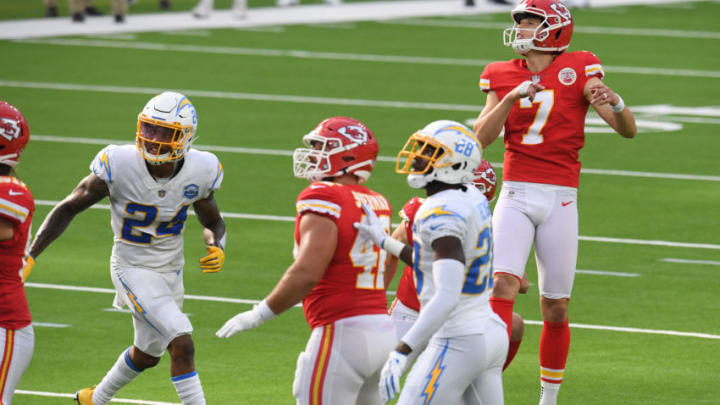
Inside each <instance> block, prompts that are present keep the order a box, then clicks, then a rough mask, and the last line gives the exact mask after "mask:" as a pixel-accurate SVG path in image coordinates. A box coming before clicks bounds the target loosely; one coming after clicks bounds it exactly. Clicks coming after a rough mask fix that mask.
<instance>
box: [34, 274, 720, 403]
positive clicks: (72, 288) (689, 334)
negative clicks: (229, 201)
mask: <svg viewBox="0 0 720 405" xmlns="http://www.w3.org/2000/svg"><path fill="white" fill-rule="evenodd" d="M25 285H26V286H28V287H36V288H50V289H55V290H68V291H84V292H100V293H107V292H112V293H115V290H111V289H109V288H95V287H79V286H71V285H58V284H42V283H25ZM185 299H196V300H202V301H216V302H230V303H238V304H257V303H259V302H260V300H241V299H235V298H222V297H208V296H201V295H186V296H185ZM295 307H301V305H299V304H298V305H295ZM525 323H527V324H530V325H542V322H541V321H530V320H527V319H526V320H525ZM570 326H571V327H573V328H581V329H597V330H610V331H616V332H632V333H651V334H660V335H673V336H686V337H699V338H705V339H720V335H711V334H707V333H692V332H677V331H672V330H655V329H638V328H625V327H618V326H602V325H584V324H579V323H571V324H570ZM143 403H144V402H143Z"/></svg>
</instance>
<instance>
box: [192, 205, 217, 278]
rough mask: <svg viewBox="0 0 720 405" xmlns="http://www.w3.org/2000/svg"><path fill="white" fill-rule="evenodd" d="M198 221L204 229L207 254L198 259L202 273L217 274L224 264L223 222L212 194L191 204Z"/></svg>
mask: <svg viewBox="0 0 720 405" xmlns="http://www.w3.org/2000/svg"><path fill="white" fill-rule="evenodd" d="M193 210H195V214H196V215H197V218H198V221H200V224H201V225H202V226H203V227H204V229H203V240H204V241H205V246H206V247H207V251H208V254H207V256H204V257H203V258H201V259H200V268H201V269H202V271H203V273H217V272H219V271H220V270H222V268H223V265H224V264H225V221H224V220H223V217H222V215H220V209H219V208H218V205H217V201H215V196H214V193H212V192H211V193H210V195H209V196H208V197H207V198H205V199H203V200H198V201H196V202H195V203H194V204H193Z"/></svg>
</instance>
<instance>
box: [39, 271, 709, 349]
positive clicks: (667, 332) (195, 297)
mask: <svg viewBox="0 0 720 405" xmlns="http://www.w3.org/2000/svg"><path fill="white" fill-rule="evenodd" d="M25 286H27V287H33V288H50V289H54V290H68V291H82V292H95V293H97V292H100V293H108V292H111V293H113V294H114V293H115V290H111V289H109V288H96V287H80V286H70V285H58V284H42V283H25ZM185 299H188V300H200V301H214V302H228V303H235V304H249V305H254V304H258V303H260V300H248V299H237V298H224V297H210V296H204V295H186V296H185ZM295 307H301V305H300V304H297V305H295ZM525 323H527V324H530V325H542V321H532V320H525ZM570 327H573V328H580V329H596V330H608V331H614V332H628V333H649V334H658V335H670V336H685V337H697V338H703V339H720V335H711V334H708V333H695V332H678V331H672V330H657V329H639V328H626V327H618V326H603V325H585V324H579V323H571V324H570Z"/></svg>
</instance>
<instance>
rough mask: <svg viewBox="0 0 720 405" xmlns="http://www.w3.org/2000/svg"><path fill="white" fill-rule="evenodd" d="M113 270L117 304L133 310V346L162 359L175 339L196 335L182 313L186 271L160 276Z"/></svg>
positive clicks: (124, 268) (150, 272)
mask: <svg viewBox="0 0 720 405" xmlns="http://www.w3.org/2000/svg"><path fill="white" fill-rule="evenodd" d="M110 267H111V271H110V274H111V277H112V281H113V284H114V285H115V291H116V294H115V302H113V305H114V306H115V307H117V308H122V306H127V307H129V308H130V309H131V310H132V314H133V326H134V327H135V339H134V342H133V344H134V345H135V346H136V347H137V348H138V349H140V350H141V351H142V352H143V353H146V354H149V355H150V356H153V357H162V356H163V354H164V353H165V350H166V349H167V347H168V344H169V343H170V342H171V341H172V340H173V339H175V338H176V337H178V336H182V335H189V334H191V333H192V331H193V328H192V324H190V320H189V319H188V317H187V316H186V315H185V314H184V313H183V312H182V305H183V298H184V293H185V289H184V287H183V279H182V270H179V271H177V272H171V273H160V272H157V271H152V270H146V269H140V268H133V267H121V266H117V265H112V264H111V266H110Z"/></svg>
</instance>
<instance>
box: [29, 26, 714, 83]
mask: <svg viewBox="0 0 720 405" xmlns="http://www.w3.org/2000/svg"><path fill="white" fill-rule="evenodd" d="M718 36H720V33H718ZM17 42H21V43H32V44H44V45H64V46H90V47H101V48H122V49H140V50H151V51H164V52H194V53H211V54H221V55H252V56H275V57H285V58H302V59H326V60H345V61H363V62H383V63H410V64H424V65H451V66H485V65H487V64H489V63H491V62H493V61H491V60H485V59H469V58H433V57H423V56H397V55H375V54H360V53H339V52H314V51H304V50H297V49H262V48H240V47H229V46H205V45H203V46H201V45H177V44H163V43H154V42H118V41H105V40H92V39H45V40H40V39H32V40H30V39H29V40H18V41H17ZM603 67H604V69H605V71H607V72H610V73H626V74H639V75H658V76H687V77H706V78H720V71H713V70H693V69H669V68H655V67H635V66H603Z"/></svg>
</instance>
